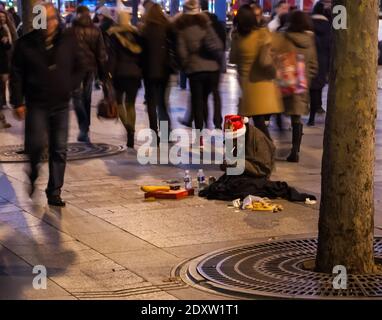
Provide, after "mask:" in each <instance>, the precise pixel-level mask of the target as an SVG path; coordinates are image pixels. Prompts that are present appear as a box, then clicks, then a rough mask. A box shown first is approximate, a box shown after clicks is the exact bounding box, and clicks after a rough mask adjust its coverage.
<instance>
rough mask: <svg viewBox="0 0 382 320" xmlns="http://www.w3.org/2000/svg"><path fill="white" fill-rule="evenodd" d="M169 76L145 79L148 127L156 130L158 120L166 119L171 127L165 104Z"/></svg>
mask: <svg viewBox="0 0 382 320" xmlns="http://www.w3.org/2000/svg"><path fill="white" fill-rule="evenodd" d="M168 81H169V77H165V78H163V79H146V80H145V91H146V101H147V112H148V115H149V122H150V129H151V130H153V131H155V132H158V119H159V121H167V123H168V128H169V130H170V129H171V121H170V116H169V114H168V106H167V104H168V103H167V94H166V93H167V86H168Z"/></svg>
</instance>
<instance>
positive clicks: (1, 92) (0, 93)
mask: <svg viewBox="0 0 382 320" xmlns="http://www.w3.org/2000/svg"><path fill="white" fill-rule="evenodd" d="M7 80H8V77H7V75H6V74H0V109H2V108H3V106H6V105H7V96H6V92H7Z"/></svg>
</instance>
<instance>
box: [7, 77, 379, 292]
mask: <svg viewBox="0 0 382 320" xmlns="http://www.w3.org/2000/svg"><path fill="white" fill-rule="evenodd" d="M221 89H222V101H223V106H224V110H223V111H224V113H226V114H227V113H235V110H236V105H237V94H238V92H239V90H238V86H237V82H236V79H235V74H234V73H232V72H229V73H228V74H226V75H225V77H224V81H223V83H222V86H221ZM99 97H100V92H99V91H95V93H94V100H93V102H96V101H97V99H99ZM187 102H188V92H187V91H182V90H180V89H179V88H178V87H176V83H173V88H172V90H171V97H170V103H171V111H172V118H173V123H174V127H175V128H181V127H182V126H181V125H180V124H178V121H177V119H178V117H182V116H183V115H184V112H185V108H186V105H187ZM381 109H382V107H380V108H379V110H380V111H381ZM5 114H6V116H7V118H8V119H9V121H10V122H11V123H12V125H13V127H12V128H11V129H9V130H7V131H4V130H2V131H0V146H4V145H14V144H21V143H22V141H23V137H22V123H17V122H16V121H15V120H13V119H12V116H11V114H10V110H6V111H5ZM304 121H306V119H305V120H304ZM323 123H324V116H318V119H317V122H316V127H305V129H304V130H305V135H304V137H303V142H302V152H301V162H300V163H299V164H293V163H288V162H286V161H284V160H283V159H285V157H286V155H287V154H288V152H289V149H290V141H291V132H290V131H289V130H288V127H289V121H287V119H285V128H286V130H285V131H283V132H279V131H278V130H277V129H276V127H275V125H274V124H273V123H272V124H271V135H272V137H273V138H274V140H275V144H276V146H277V159H278V161H277V163H276V170H275V172H274V174H273V176H272V180H282V181H286V182H288V184H290V185H291V186H293V187H296V188H298V190H299V191H302V192H307V193H313V194H315V195H317V196H319V193H320V171H321V156H322V138H323V131H324V129H323ZM147 127H148V117H147V113H146V112H145V106H144V104H143V90H141V91H140V94H139V97H138V100H137V131H138V130H139V129H142V128H147ZM77 131H78V129H77V124H76V119H75V115H74V113H73V111H72V112H71V129H70V141H71V142H75V141H76V136H77ZM377 131H378V136H377V152H376V157H377V158H376V174H375V182H376V184H375V196H376V218H375V225H376V233H378V234H382V230H379V229H378V227H379V226H382V209H381V208H380V206H379V203H380V201H381V200H382V196H381V195H382V119H381V117H379V118H378V124H377ZM91 140H92V142H102V143H110V144H113V145H124V144H125V141H126V137H125V131H124V129H123V127H122V125H121V124H120V123H118V122H114V121H100V120H98V119H97V118H96V117H95V109H93V119H92V127H91ZM24 168H25V165H24V164H22V163H0V298H1V299H4V298H16V299H94V298H97V299H116V298H121V299H211V298H212V299H222V297H221V296H219V295H213V294H209V293H206V292H202V291H198V290H196V289H193V288H191V287H189V286H187V285H186V284H183V283H182V282H181V281H180V280H179V279H177V278H174V277H172V276H171V271H172V270H173V269H174V268H175V266H177V265H178V264H180V263H181V262H183V261H185V260H187V259H190V258H193V257H195V256H198V255H201V254H204V253H207V252H209V251H212V250H216V249H219V248H224V247H229V246H233V245H236V244H242V243H247V242H259V241H268V240H272V239H281V238H293V237H307V236H315V235H316V233H317V223H318V205H313V206H312V205H305V204H303V203H290V202H287V201H284V200H277V201H276V202H277V203H279V204H281V205H282V206H283V207H284V210H283V211H281V212H278V213H266V212H251V211H239V212H236V211H235V210H234V209H232V208H230V207H229V206H228V205H229V203H227V202H222V201H208V200H205V199H202V198H199V197H196V196H195V197H192V198H187V199H184V200H179V201H172V200H167V201H165V200H161V201H153V202H146V201H144V199H143V193H142V192H141V191H140V189H139V188H140V186H141V185H144V184H145V185H155V184H163V181H165V180H169V179H178V180H182V177H183V174H184V169H186V168H188V169H190V171H191V173H192V175H193V177H194V178H195V177H196V173H197V169H199V168H203V169H204V172H205V174H206V176H211V175H212V176H216V177H218V176H220V175H221V172H220V171H219V168H218V165H189V166H185V165H184V166H182V165H179V166H174V165H171V164H169V165H148V166H143V165H140V164H139V163H138V162H137V155H136V152H134V151H132V150H129V151H124V152H123V153H120V154H118V155H115V156H111V157H104V158H97V159H89V160H79V161H72V162H68V166H67V171H66V182H65V186H64V192H63V198H64V199H65V200H66V201H67V207H66V208H64V209H54V208H53V207H51V208H49V207H48V206H47V205H46V199H45V196H44V192H43V190H44V188H45V185H46V181H47V166H46V164H45V165H44V166H43V170H42V176H41V177H40V179H39V180H38V189H39V191H38V192H37V195H36V197H35V199H34V201H32V200H31V199H29V197H28V195H27V193H26V187H27V183H28V181H27V178H26V175H25V173H24ZM36 265H42V266H45V267H46V269H47V276H48V283H47V289H46V290H36V289H34V288H33V285H32V282H33V277H34V276H35V275H34V274H33V273H32V270H33V267H34V266H36Z"/></svg>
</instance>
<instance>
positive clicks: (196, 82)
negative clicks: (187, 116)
mask: <svg viewBox="0 0 382 320" xmlns="http://www.w3.org/2000/svg"><path fill="white" fill-rule="evenodd" d="M202 79H203V74H202V73H196V74H192V75H190V77H189V80H190V91H191V109H192V114H193V117H194V121H195V128H196V129H199V130H202V129H203V122H204V110H203V82H202Z"/></svg>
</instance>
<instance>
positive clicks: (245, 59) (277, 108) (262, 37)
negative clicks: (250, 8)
mask: <svg viewBox="0 0 382 320" xmlns="http://www.w3.org/2000/svg"><path fill="white" fill-rule="evenodd" d="M269 43H271V34H270V32H269V31H268V30H267V29H266V28H261V29H258V30H254V31H252V32H251V33H250V34H249V35H246V36H241V35H239V34H237V33H235V34H233V35H232V45H231V52H230V61H231V63H234V64H236V65H237V67H238V74H239V83H240V87H241V99H240V103H239V114H240V115H242V116H248V117H249V116H255V115H263V114H273V113H281V112H283V106H282V103H281V95H280V91H279V89H278V87H277V85H276V83H275V81H274V80H275V79H274V78H275V75H270V73H269V72H266V71H265V70H264V69H263V68H262V67H261V66H260V64H259V62H258V58H259V54H260V49H261V47H262V46H263V45H265V44H269Z"/></svg>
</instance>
